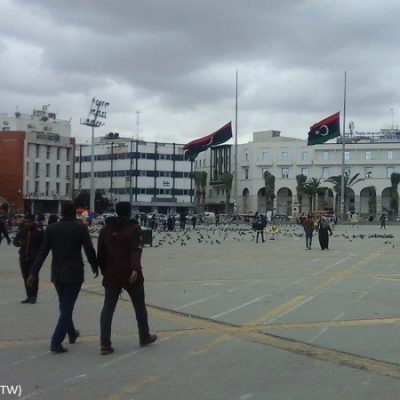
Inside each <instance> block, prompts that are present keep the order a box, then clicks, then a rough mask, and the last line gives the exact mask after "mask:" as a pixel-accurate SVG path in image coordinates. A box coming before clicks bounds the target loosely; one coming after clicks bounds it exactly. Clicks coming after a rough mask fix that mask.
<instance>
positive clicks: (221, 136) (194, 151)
mask: <svg viewBox="0 0 400 400" xmlns="http://www.w3.org/2000/svg"><path fill="white" fill-rule="evenodd" d="M231 137H232V123H231V122H228V123H227V124H226V125H224V126H223V127H222V128H220V129H218V130H217V131H215V132H213V133H210V134H209V135H207V136H204V137H202V138H200V139H196V140H192V141H191V142H189V143H187V144H185V145H184V146H183V150H185V154H186V156H187V157H188V158H189V159H190V160H192V161H193V160H194V159H195V158H196V157H197V155H198V154H199V153H201V152H202V151H204V150H207V149H208V148H209V147H213V146H217V145H219V144H222V143H225V142H226V141H228V140H229V139H230V138H231Z"/></svg>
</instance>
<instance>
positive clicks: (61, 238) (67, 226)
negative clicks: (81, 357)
mask: <svg viewBox="0 0 400 400" xmlns="http://www.w3.org/2000/svg"><path fill="white" fill-rule="evenodd" d="M61 216H62V218H61V220H60V222H57V223H55V224H52V225H50V226H48V227H47V229H46V231H45V233H44V238H43V244H42V246H41V248H40V250H39V253H38V255H37V257H36V259H35V261H34V263H33V265H32V268H31V270H30V273H29V274H30V275H29V277H28V284H29V285H31V286H33V285H34V282H35V281H36V280H37V277H38V274H39V271H40V268H41V267H42V265H43V263H44V260H45V259H46V257H47V255H48V254H49V252H50V250H51V251H52V255H53V258H52V262H51V281H52V282H53V284H54V286H55V289H56V291H57V295H58V301H59V308H60V315H59V318H58V322H57V325H56V327H55V330H54V333H53V336H52V338H51V345H50V351H51V352H53V353H65V352H66V351H67V348H65V347H64V346H63V345H62V342H63V341H64V339H65V337H66V336H67V335H68V337H69V343H70V344H74V343H75V341H76V339H77V338H78V336H79V334H80V332H79V331H78V330H76V329H75V326H74V323H73V320H72V314H73V310H74V306H75V302H76V299H77V298H78V295H79V292H80V290H81V286H82V283H83V280H84V270H83V258H82V247H83V249H84V251H85V254H86V257H87V259H88V261H89V264H90V266H91V268H92V271H93V274H94V277H95V278H96V277H97V276H98V274H99V273H98V265H97V258H96V252H95V250H94V247H93V244H92V240H91V238H90V235H89V231H88V228H87V225H84V224H82V223H81V222H80V221H78V220H77V219H76V214H75V207H74V205H73V204H72V203H64V204H63V207H62V212H61Z"/></svg>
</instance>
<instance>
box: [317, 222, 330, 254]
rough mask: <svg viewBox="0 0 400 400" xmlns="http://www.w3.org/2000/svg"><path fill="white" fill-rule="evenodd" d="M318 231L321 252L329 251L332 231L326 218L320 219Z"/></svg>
mask: <svg viewBox="0 0 400 400" xmlns="http://www.w3.org/2000/svg"><path fill="white" fill-rule="evenodd" d="M317 229H318V239H319V244H320V246H321V250H329V235H330V236H332V229H331V227H330V224H329V221H328V219H327V218H326V217H321V218H320V219H319V222H318V227H317Z"/></svg>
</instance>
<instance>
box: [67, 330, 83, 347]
mask: <svg viewBox="0 0 400 400" xmlns="http://www.w3.org/2000/svg"><path fill="white" fill-rule="evenodd" d="M80 334H81V333H80V332H79V331H78V329H76V330H75V335H74V336H70V338H69V343H70V344H74V343H75V342H76V339H78V337H79V335H80Z"/></svg>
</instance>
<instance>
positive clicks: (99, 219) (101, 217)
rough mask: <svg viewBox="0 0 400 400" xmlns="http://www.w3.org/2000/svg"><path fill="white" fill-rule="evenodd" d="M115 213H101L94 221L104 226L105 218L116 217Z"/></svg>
mask: <svg viewBox="0 0 400 400" xmlns="http://www.w3.org/2000/svg"><path fill="white" fill-rule="evenodd" d="M116 216H117V213H115V212H108V213H103V214H101V215H99V216H98V217H97V218H96V220H97V223H99V224H101V225H104V224H105V223H106V220H107V218H111V217H116Z"/></svg>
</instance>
